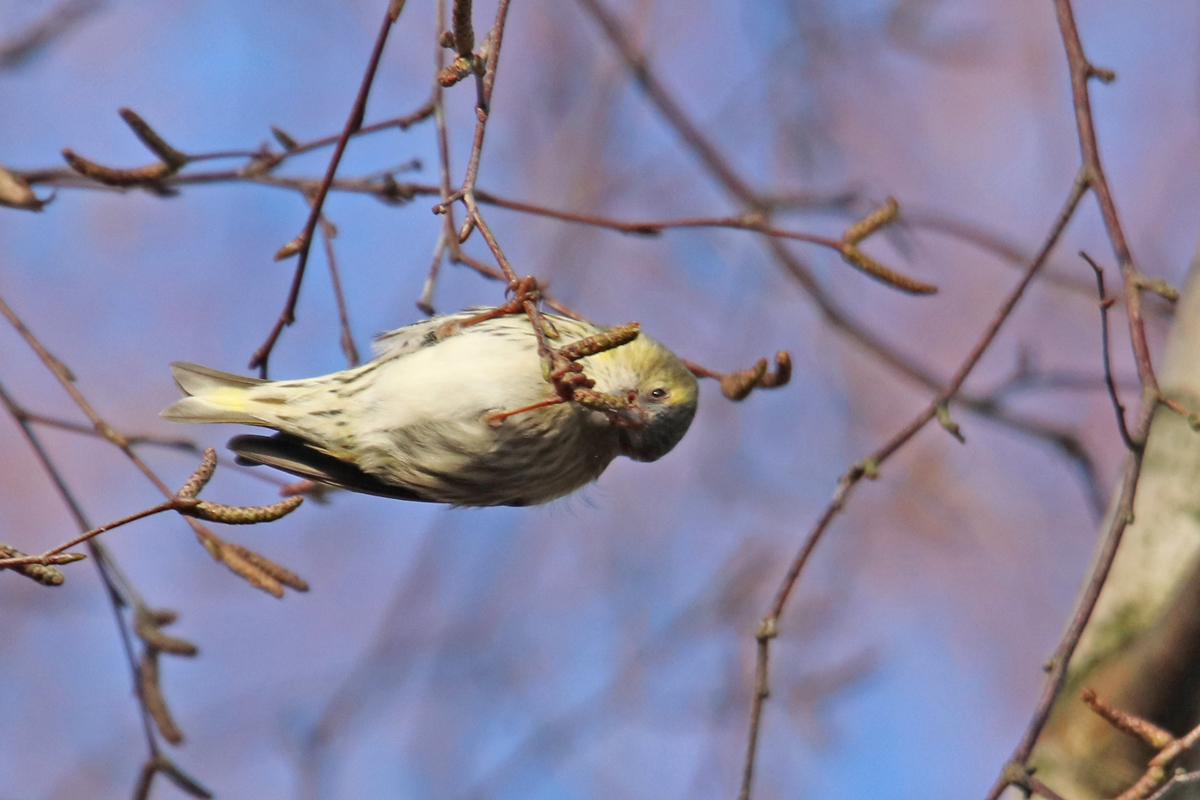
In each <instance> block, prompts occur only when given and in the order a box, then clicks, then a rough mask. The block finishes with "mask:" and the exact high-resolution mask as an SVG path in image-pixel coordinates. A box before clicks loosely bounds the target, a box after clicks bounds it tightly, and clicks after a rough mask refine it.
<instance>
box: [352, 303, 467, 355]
mask: <svg viewBox="0 0 1200 800" xmlns="http://www.w3.org/2000/svg"><path fill="white" fill-rule="evenodd" d="M487 310H489V309H488V308H486V307H473V308H468V309H467V310H466V311H460V312H458V313H457V314H446V315H445V316H441V317H433V318H431V319H423V320H421V321H420V322H414V323H413V324H412V325H405V326H404V327H403V328H397V329H396V330H394V331H388V332H387V333H381V334H379V335H378V336H376V337H375V341H373V342H371V349H373V350H374V351H375V355H376V356H377V357H379V358H385V357H386V358H395V357H397V356H403V355H407V354H409V353H412V352H414V351H416V350H420V349H421V348H422V347H428V346H429V345H431V344H437V343H438V342H439V341H441V340H440V339H439V338H438V335H437V331H438V328H440V327H442V326H443V325H446V324H447V323H452V322H454V321H456V320H463V319H467V318H469V317H473V316H475V315H476V314H479V313H481V312H483V311H487Z"/></svg>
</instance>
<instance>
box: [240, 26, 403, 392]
mask: <svg viewBox="0 0 1200 800" xmlns="http://www.w3.org/2000/svg"><path fill="white" fill-rule="evenodd" d="M401 8H403V4H402V3H401V4H400V8H397V9H393V8H391V7H389V8H388V11H387V13H385V14H384V16H383V22H382V24H381V25H380V27H379V33H378V34H377V35H376V37H375V45H374V47H373V48H372V50H371V56H370V58H369V59H368V61H367V69H366V72H365V73H364V74H363V79H362V82H361V84H360V85H359V87H358V94H357V95H356V96H355V98H354V104H353V105H352V106H351V108H350V116H349V117H347V119H346V125H345V127H344V128H343V129H342V133H341V136H339V137H338V140H337V144H336V145H335V146H334V149H333V155H332V156H330V158H329V166H328V167H326V169H325V177H324V178H323V179H322V180H321V186H320V188H319V189H318V190H317V193H316V196H315V197H314V199H313V202H312V209H311V210H310V211H309V213H308V219H307V220H306V221H305V223H304V229H303V231H302V232H301V233H300V237H299V242H300V245H299V249H298V251H297V253H296V257H297V261H296V271H295V272H294V273H293V275H292V285H291V288H289V289H288V295H287V300H286V301H285V302H284V307H283V311H282V312H281V313H280V315H279V318H278V319H277V320H276V321H275V324H274V326H272V328H271V332H270V333H269V334H267V339H266V341H264V342H263V343H262V345H260V346H259V348H258V349H257V350H255V351H254V355H253V356H252V357H251V358H250V369H257V370H258V371H259V374H260V375H261V376H262V377H264V378H265V377H267V366H268V363H269V361H270V358H271V351H272V350H273V349H274V348H275V343H276V342H277V341H278V340H279V335H280V334H281V333H282V332H283V329H284V328H285V327H287V326H288V325H291V324H292V323H293V322H295V321H296V303H297V302H298V301H299V299H300V286H301V284H303V282H304V268H305V266H306V265H307V264H308V254H309V252H311V249H312V238H313V234H314V233H315V232H316V229H317V221H318V220H319V219H320V218H321V208H322V207H323V206H324V205H325V198H326V197H328V196H329V187H330V186H331V185H332V184H333V176H334V174H335V173H336V172H337V168H338V164H339V163H341V160H342V154H343V153H344V152H345V151H346V144H347V143H348V142H349V141H350V137H351V135H352V134H353V133H354V132H355V131H357V130H358V129H359V128H361V127H362V122H363V115H364V114H365V113H366V108H367V96H368V95H369V94H370V93H371V84H372V83H374V81H375V71H376V69H378V67H379V59H380V58H381V57H382V56H383V48H384V45H385V44H387V38H388V33H389V32H390V31H391V29H392V25H393V23H395V21H396V17H397V16H398V15H399V12H400V10H401Z"/></svg>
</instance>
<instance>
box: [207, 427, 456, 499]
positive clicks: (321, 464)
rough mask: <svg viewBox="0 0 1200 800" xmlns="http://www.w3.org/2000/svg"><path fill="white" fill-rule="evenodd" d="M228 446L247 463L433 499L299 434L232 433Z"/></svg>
mask: <svg viewBox="0 0 1200 800" xmlns="http://www.w3.org/2000/svg"><path fill="white" fill-rule="evenodd" d="M227 446H228V447H229V449H230V450H232V451H233V452H234V453H236V454H237V460H238V463H239V464H243V465H246V466H257V465H259V464H262V465H265V466H268V467H274V468H275V469H281V470H283V471H284V472H290V473H291V474H293V475H297V476H299V477H301V478H307V479H309V480H311V481H316V482H318V483H324V484H327V485H329V486H334V487H337V488H340V489H348V490H350V491H352V492H362V493H364V494H374V495H379V496H380V497H394V498H397V499H399V500H417V501H420V502H434V501H432V500H430V499H429V498H426V497H422V496H421V495H419V494H417V493H416V492H414V491H413V490H411V489H405V488H403V487H400V486H390V485H388V484H386V483H384V482H383V481H381V480H379V478H376V477H375V476H374V475H371V474H370V473H367V472H364V471H362V470H361V469H359V468H358V467H356V466H355V465H354V464H351V463H350V462H348V461H343V460H342V459H340V458H337V457H336V456H331V455H329V454H328V453H325V452H322V451H321V450H318V449H317V448H315V447H313V446H312V445H310V444H309V443H307V442H306V441H304V440H303V439H301V438H300V437H298V436H290V435H288V434H286V433H277V434H275V435H274V436H255V435H253V434H246V435H242V436H235V437H233V438H232V439H230V440H229V444H228V445H227Z"/></svg>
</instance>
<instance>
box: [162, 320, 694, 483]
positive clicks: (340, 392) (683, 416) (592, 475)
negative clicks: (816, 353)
mask: <svg viewBox="0 0 1200 800" xmlns="http://www.w3.org/2000/svg"><path fill="white" fill-rule="evenodd" d="M475 313H477V311H468V312H463V313H461V314H455V315H451V316H444V317H435V318H433V319H429V320H425V321H423V322H419V323H416V324H414V325H409V326H407V327H404V328H400V329H398V330H395V331H392V332H391V333H387V334H384V335H383V336H380V337H379V338H378V339H377V340H376V342H375V350H376V353H377V357H376V358H375V360H374V361H372V362H370V363H368V364H364V365H363V366H360V367H356V368H353V369H348V370H344V371H342V372H336V373H333V374H331V375H325V376H323V377H319V378H309V379H306V380H297V381H260V380H257V379H254V378H245V377H240V376H237V375H230V374H228V373H224V372H218V371H216V370H212V369H209V368H207V367H201V366H197V365H194V364H184V363H176V364H172V365H171V366H172V370H173V372H174V375H175V380H176V382H177V383H178V384H179V387H180V389H181V390H183V392H184V394H185V395H186V396H185V397H184V398H183V399H181V400H179V401H177V402H176V403H174V404H173V405H171V406H170V407H169V408H167V409H166V410H164V411H163V412H162V416H163V417H165V418H166V419H169V420H172V421H175V422H235V423H242V424H247V425H258V426H262V427H267V428H274V429H275V430H277V431H279V433H278V434H276V435H275V436H270V437H268V436H238V437H235V438H234V439H232V440H231V441H230V443H229V446H230V448H231V449H233V450H234V452H236V453H237V454H238V456H239V458H240V459H241V460H242V461H244V462H246V463H253V464H267V465H270V466H273V467H277V468H279V469H283V470H285V471H287V472H291V473H293V474H295V475H299V476H301V477H305V478H311V479H313V480H316V481H319V482H322V483H325V484H329V485H333V486H339V487H342V488H346V489H351V490H353V491H360V492H367V493H371V494H379V495H385V496H390V497H399V498H403V499H408V500H424V501H430V502H440V503H450V504H452V505H459V506H493V505H509V506H522V505H531V504H535V503H544V502H547V501H549V500H553V499H554V498H557V497H561V496H563V495H565V494H569V493H570V492H573V491H575V490H576V489H578V488H580V487H581V486H583V485H585V484H587V483H590V482H591V481H594V480H595V479H596V478H598V477H599V476H600V474H601V473H602V472H603V471H604V470H605V468H606V467H607V466H608V465H609V463H610V462H611V461H612V460H613V459H614V458H615V457H616V456H618V455H626V456H629V457H630V458H632V459H634V460H637V461H654V460H657V459H658V458H661V457H662V456H664V455H666V454H667V453H668V452H669V451H670V450H671V448H673V447H674V446H675V445H676V444H677V443H678V442H679V440H680V439H682V438H683V435H684V433H686V432H687V429H688V426H689V425H690V424H691V421H692V417H693V415H694V414H695V411H696V400H697V395H698V391H697V385H696V379H695V377H694V376H693V375H692V374H691V372H689V371H688V369H687V367H686V366H684V364H683V362H682V361H680V360H679V358H678V357H676V356H675V354H674V353H672V352H671V351H670V350H668V349H667V348H665V347H663V346H662V345H661V344H659V343H658V342H656V341H654V340H653V339H651V338H649V337H648V336H645V335H644V334H643V335H641V336H639V337H638V338H637V339H634V340H633V341H632V342H629V343H627V344H624V345H621V346H620V347H617V348H614V349H612V350H608V351H605V352H602V353H598V354H596V355H593V356H589V357H587V358H584V359H581V360H580V361H579V363H580V364H581V365H582V366H583V368H584V372H585V373H586V374H587V376H588V377H590V378H592V379H593V380H595V382H596V387H595V388H596V390H598V391H602V392H607V393H609V394H614V395H618V396H620V397H625V398H630V399H631V400H632V401H633V411H634V412H635V414H634V415H633V417H632V418H633V419H635V420H636V421H635V422H634V423H632V424H630V423H625V424H617V423H616V422H614V420H613V419H612V418H611V417H610V416H609V415H606V414H605V413H603V412H601V411H594V410H588V409H586V408H584V407H583V406H581V405H579V404H577V403H561V404H558V405H551V406H546V407H544V408H538V409H535V410H532V411H525V412H522V413H519V414H515V415H513V416H510V417H507V418H506V419H504V421H503V422H500V423H499V424H488V422H486V421H485V419H484V417H485V415H487V414H488V413H492V412H502V411H506V410H510V409H515V408H521V407H523V406H526V405H531V404H534V403H537V402H538V401H540V400H545V399H548V398H551V397H553V396H554V390H553V388H552V387H551V385H550V384H549V383H548V382H547V381H546V380H545V378H544V377H543V375H542V363H541V360H540V359H539V357H538V355H537V337H536V336H535V335H534V332H533V327H532V325H531V323H530V322H529V320H528V318H526V317H525V316H523V315H509V316H502V317H497V318H494V319H490V320H486V321H483V322H478V323H476V324H473V325H469V326H467V327H465V328H461V330H458V331H457V332H454V331H455V327H456V326H455V325H454V324H453V323H456V322H461V321H462V320H465V319H467V318H469V317H470V316H472V315H473V314H475ZM546 318H547V319H548V320H549V321H551V322H552V324H553V326H554V327H555V328H556V329H557V330H558V332H559V334H560V338H559V339H557V340H553V342H552V344H554V345H555V346H561V345H563V344H567V343H569V342H573V341H577V340H579V339H583V338H586V337H588V336H592V335H594V334H597V333H599V332H601V331H602V330H603V329H602V328H597V327H595V326H593V325H590V324H588V323H584V322H578V321H575V320H571V319H567V318H565V317H559V316H552V315H547V317H546ZM447 333H449V334H450V335H447ZM443 337H444V338H443Z"/></svg>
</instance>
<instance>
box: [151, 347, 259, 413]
mask: <svg viewBox="0 0 1200 800" xmlns="http://www.w3.org/2000/svg"><path fill="white" fill-rule="evenodd" d="M171 372H172V374H173V375H174V376H175V383H176V384H178V385H179V388H180V390H181V391H182V392H183V393H184V395H185V397H184V398H183V399H182V400H176V401H175V402H174V403H172V404H171V405H169V406H167V407H166V408H165V409H163V411H162V412H161V413H160V414H159V416H160V417H162V418H163V419H169V420H171V421H172V422H238V423H242V424H247V425H262V424H263V420H262V419H261V418H259V417H258V416H256V415H254V414H253V413H251V411H250V406H251V405H252V403H250V402H248V398H247V397H246V394H247V390H248V389H250V388H251V387H254V386H260V385H262V384H263V383H266V381H262V380H259V379H258V378H246V377H243V376H241V375H233V374H231V373H228V372H221V371H219V370H215V369H209V368H208V367H202V366H200V365H199V364H189V363H187V362H186V361H176V362H175V363H173V364H171Z"/></svg>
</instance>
